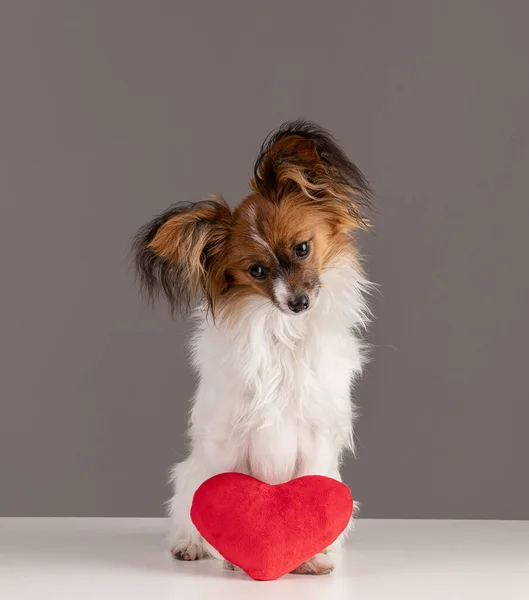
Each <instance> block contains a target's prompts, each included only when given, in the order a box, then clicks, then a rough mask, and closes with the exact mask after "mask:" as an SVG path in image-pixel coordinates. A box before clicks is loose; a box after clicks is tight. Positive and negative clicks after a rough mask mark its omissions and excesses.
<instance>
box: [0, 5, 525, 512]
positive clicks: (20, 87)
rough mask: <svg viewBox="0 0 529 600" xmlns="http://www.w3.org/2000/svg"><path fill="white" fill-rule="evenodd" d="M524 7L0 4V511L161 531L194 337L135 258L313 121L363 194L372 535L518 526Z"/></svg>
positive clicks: (367, 490) (364, 388)
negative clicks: (158, 234)
mask: <svg viewBox="0 0 529 600" xmlns="http://www.w3.org/2000/svg"><path fill="white" fill-rule="evenodd" d="M528 19H529V5H528V4H527V3H523V2H516V1H506V2H500V1H499V0H498V1H485V0H482V1H477V0H464V1H456V0H448V1H443V2H441V1H438V2H437V1H424V0H415V1H413V0H401V1H400V2H391V1H368V0H365V1H358V0H354V1H349V0H342V1H328V2H316V1H312V0H311V1H308V0H305V1H293V2H279V1H268V2H265V3H262V2H261V3H256V2H245V1H240V2H235V1H229V0H224V1H223V2H213V1H210V2H201V1H195V2H192V3H191V2H190V3H183V2H171V1H165V2H164V1H157V0H150V1H149V2H147V1H138V0H121V1H119V0H110V1H106V0H105V1H103V0H92V1H90V2H88V1H84V2H82V1H75V0H71V1H60V0H48V1H47V2H39V1H36V0H35V1H31V0H27V1H22V2H19V1H15V0H12V1H4V2H1V3H0V68H1V72H0V85H1V95H0V131H1V138H0V204H1V216H0V245H1V249H0V261H1V274H2V284H1V290H2V291H1V295H0V303H1V307H0V331H1V339H2V343H1V345H0V352H1V356H0V360H1V362H0V365H1V371H2V373H1V378H0V410H1V416H0V481H1V482H2V483H1V486H0V515H3V516H10V515H34V516H159V515H162V514H163V506H162V504H163V502H164V500H166V499H167V498H168V495H169V492H168V489H167V487H166V484H165V480H166V473H167V470H168V468H169V467H170V465H171V464H172V463H173V462H174V461H175V460H178V459H181V458H183V457H184V456H185V451H186V441H185V437H184V432H185V429H186V421H187V412H188V399H189V397H190V395H191V394H192V390H193V386H194V377H193V375H192V374H191V372H190V369H189V367H188V362H187V357H186V350H185V339H186V336H187V335H188V333H189V329H188V326H187V325H186V324H185V323H184V322H183V321H182V320H176V321H172V320H171V319H170V318H169V316H168V314H167V311H166V309H165V306H164V305H158V306H156V308H155V310H154V311H153V310H152V309H151V308H149V307H148V306H147V305H146V304H145V302H144V301H143V300H142V299H141V298H140V297H139V296H138V294H137V288H136V287H135V285H134V283H133V275H132V272H131V271H130V270H129V258H128V256H127V253H128V250H129V245H130V238H131V236H132V235H133V234H134V233H135V231H136V230H137V228H138V227H139V226H140V225H142V224H143V223H145V222H146V221H147V220H149V219H150V218H151V217H152V216H153V215H154V214H156V213H157V212H159V211H161V210H163V209H164V208H166V207H167V206H168V205H169V204H171V203H173V202H175V201H179V200H198V199H200V198H202V197H204V196H205V195H207V194H209V193H213V192H218V193H222V194H223V195H224V196H225V197H226V198H227V199H228V201H229V202H230V203H231V204H232V205H233V204H235V203H237V202H238V201H239V200H240V199H241V198H242V197H243V196H244V195H245V194H246V193H247V182H248V178H249V175H250V170H251V167H252V164H253V160H254V158H255V156H256V153H257V151H258V148H259V145H260V143H261V142H262V140H263V138H264V136H265V135H266V134H267V133H268V132H269V131H270V130H271V129H273V128H275V127H277V126H278V125H279V124H280V123H281V122H283V121H284V120H287V119H292V118H296V117H298V116H303V117H306V118H309V119H313V120H315V121H317V122H319V123H321V124H322V125H323V126H324V127H326V128H328V129H330V130H331V131H332V132H334V133H335V135H336V137H337V138H338V139H339V141H340V142H341V143H342V145H343V146H344V148H345V149H346V151H347V153H348V154H349V155H350V156H351V158H352V159H353V160H354V161H355V162H356V163H357V164H358V165H359V166H360V167H361V168H362V170H363V171H364V172H365V174H366V175H367V177H368V178H369V180H370V181H371V182H372V185H373V187H374V189H375V191H376V195H377V200H376V208H377V213H376V215H375V221H374V223H375V229H376V235H375V236H363V238H362V244H363V247H364V252H365V255H366V261H367V268H368V272H369V275H370V277H371V279H372V280H373V281H375V282H377V283H378V284H379V285H380V292H379V293H378V294H377V295H375V297H374V298H373V302H372V304H373V310H374V314H375V316H376V320H375V321H374V323H373V325H372V327H371V335H370V341H371V342H372V343H373V344H374V351H373V359H372V362H371V364H370V365H369V366H368V367H367V369H366V372H365V376H364V378H363V380H362V381H361V383H360V384H359V385H358V387H357V398H358V404H359V406H360V413H361V418H360V420H359V422H358V425H357V429H356V433H357V439H358V457H357V459H356V460H353V459H352V458H351V457H349V458H348V459H347V462H346V466H345V469H344V474H345V480H346V482H347V483H348V484H349V485H350V486H351V488H352V490H353V494H354V496H355V498H358V499H359V500H360V501H361V502H362V504H363V513H362V514H363V516H365V517H402V518H476V519H477V518H480V519H489V518H490V519H529V478H528V477H527V460H528V456H529V437H528V436H527V423H528V420H529V401H528V400H529V394H528V385H527V371H528V367H527V356H528V353H527V340H528V339H529V317H528V314H527V312H528V308H529V285H528V277H527V274H528V266H527V262H528V258H529V241H528V239H529V236H528V234H527V228H528V223H529V198H528V192H527V190H528V186H527V172H528V167H529V145H528V137H529V121H528V118H527V107H528V106H529V78H528V77H527V57H528V55H529V37H528V36H527V31H526V29H527V28H526V24H527V22H528Z"/></svg>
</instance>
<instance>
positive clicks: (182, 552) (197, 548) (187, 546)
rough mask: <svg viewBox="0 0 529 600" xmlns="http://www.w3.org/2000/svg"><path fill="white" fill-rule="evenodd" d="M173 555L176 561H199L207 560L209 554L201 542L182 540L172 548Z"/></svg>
mask: <svg viewBox="0 0 529 600" xmlns="http://www.w3.org/2000/svg"><path fill="white" fill-rule="evenodd" d="M171 554H172V555H173V557H174V558H176V560H186V561H187V560H199V559H200V558H207V557H208V553H207V551H206V549H205V548H204V546H203V545H202V544H201V543H200V542H192V541H191V540H181V541H179V542H176V544H175V545H174V546H173V547H172V548H171Z"/></svg>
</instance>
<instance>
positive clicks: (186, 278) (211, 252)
mask: <svg viewBox="0 0 529 600" xmlns="http://www.w3.org/2000/svg"><path fill="white" fill-rule="evenodd" d="M232 219H233V217H232V212H231V209H230V207H229V206H228V204H227V202H226V201H225V200H224V199H223V198H221V197H212V198H210V199H209V200H204V201H202V202H197V203H194V204H175V205H174V206H171V207H170V208H168V209H167V210H166V211H165V212H164V213H162V214H161V215H159V216H158V217H156V218H155V219H153V220H152V221H151V222H150V223H147V225H145V226H144V227H142V228H141V229H140V231H139V232H138V234H137V235H136V237H135V239H134V244H133V251H134V259H135V264H136V272H137V275H138V277H139V280H140V283H141V286H142V288H143V290H145V291H146V292H147V294H148V296H149V298H150V299H152V300H154V299H155V298H156V297H158V296H159V295H163V296H165V298H166V299H167V301H168V302H169V306H170V309H171V312H172V313H174V312H175V311H177V310H181V311H182V312H185V311H186V310H187V309H189V307H190V306H191V305H192V304H193V303H194V302H195V301H196V300H197V299H198V298H200V297H203V298H204V299H205V300H206V301H207V302H208V305H209V308H210V309H211V310H214V303H215V299H216V296H217V295H218V294H219V293H220V292H221V289H220V288H222V281H221V280H220V278H221V276H222V273H221V269H220V264H219V262H220V258H221V253H222V249H223V246H224V242H225V241H226V239H227V237H228V235H229V232H230V230H231V226H232Z"/></svg>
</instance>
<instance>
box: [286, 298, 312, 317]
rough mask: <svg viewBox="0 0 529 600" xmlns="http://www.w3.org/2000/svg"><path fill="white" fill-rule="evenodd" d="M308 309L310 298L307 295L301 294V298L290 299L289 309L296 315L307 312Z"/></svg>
mask: <svg viewBox="0 0 529 600" xmlns="http://www.w3.org/2000/svg"><path fill="white" fill-rule="evenodd" d="M308 307H309V297H308V296H307V294H301V295H299V296H294V297H293V298H290V299H289V301H288V308H290V310H291V311H292V312H295V313H298V312H302V311H304V310H307V308H308Z"/></svg>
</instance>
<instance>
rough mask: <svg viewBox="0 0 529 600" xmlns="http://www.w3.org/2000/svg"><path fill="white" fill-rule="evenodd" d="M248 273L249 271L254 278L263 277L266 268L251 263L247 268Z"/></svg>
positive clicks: (265, 274) (266, 270)
mask: <svg viewBox="0 0 529 600" xmlns="http://www.w3.org/2000/svg"><path fill="white" fill-rule="evenodd" d="M248 273H250V275H251V276H252V277H253V278H254V279H264V278H265V277H266V276H267V274H268V269H267V268H266V267H263V265H252V266H251V267H250V268H249V269H248Z"/></svg>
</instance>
